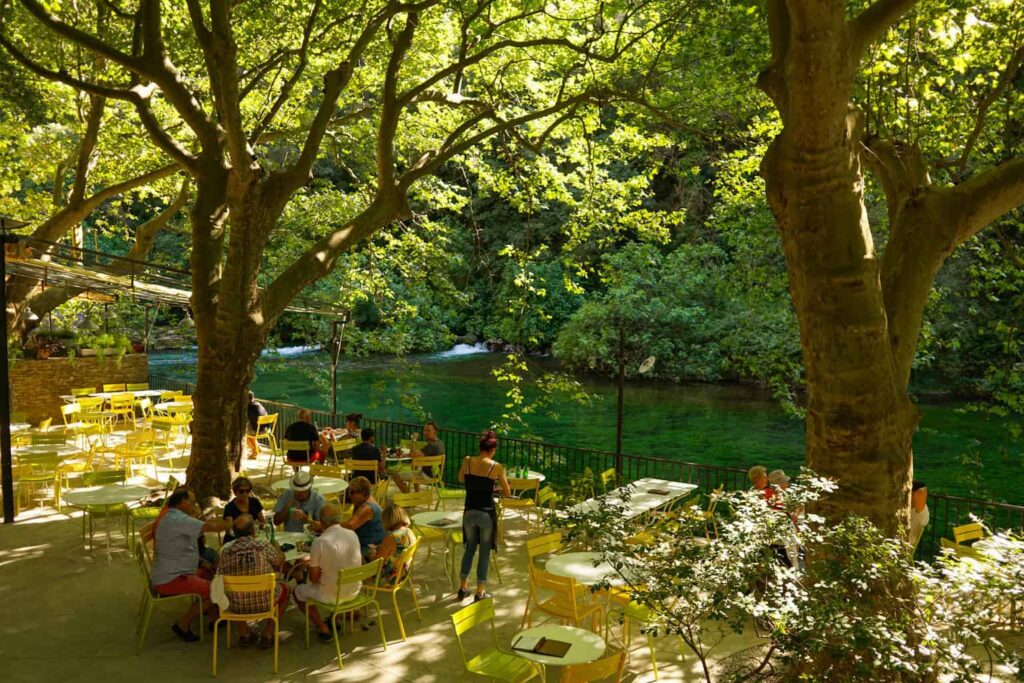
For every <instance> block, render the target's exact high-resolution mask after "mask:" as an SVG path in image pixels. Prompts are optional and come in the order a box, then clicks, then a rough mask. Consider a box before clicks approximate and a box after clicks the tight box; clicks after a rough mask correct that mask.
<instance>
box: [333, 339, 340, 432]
mask: <svg viewBox="0 0 1024 683" xmlns="http://www.w3.org/2000/svg"><path fill="white" fill-rule="evenodd" d="M332 326H333V331H332V332H331V426H332V427H337V426H338V356H339V355H341V354H339V353H338V349H339V348H340V347H341V340H340V339H338V321H337V320H335V321H334V323H332Z"/></svg>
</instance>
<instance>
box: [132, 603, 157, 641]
mask: <svg viewBox="0 0 1024 683" xmlns="http://www.w3.org/2000/svg"><path fill="white" fill-rule="evenodd" d="M144 602H145V604H144V607H143V608H142V619H141V620H140V621H139V640H138V642H137V643H136V644H135V654H139V653H140V652H142V645H143V644H144V643H145V642H146V633H147V632H148V631H149V618H150V617H151V616H153V599H152V598H150V597H149V595H145V596H144Z"/></svg>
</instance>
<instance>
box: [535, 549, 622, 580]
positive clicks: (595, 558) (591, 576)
mask: <svg viewBox="0 0 1024 683" xmlns="http://www.w3.org/2000/svg"><path fill="white" fill-rule="evenodd" d="M595 562H596V563H597V566H595V564H594V563H595ZM544 569H545V570H547V571H548V572H550V573H552V574H555V575H557V576H567V577H569V578H571V579H576V581H577V582H579V583H581V584H583V585H584V586H594V585H597V584H599V583H601V582H602V581H604V580H605V579H607V580H608V584H609V585H611V586H624V585H625V584H626V581H625V579H623V578H622V576H620V575H619V573H618V572H617V571H615V568H614V567H612V565H611V563H610V562H602V561H601V553H565V554H564V555H556V556H554V557H552V558H551V559H549V560H548V561H547V564H545V565H544Z"/></svg>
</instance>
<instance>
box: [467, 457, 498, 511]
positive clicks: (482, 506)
mask: <svg viewBox="0 0 1024 683" xmlns="http://www.w3.org/2000/svg"><path fill="white" fill-rule="evenodd" d="M470 463H472V460H471V461H470ZM493 469H494V462H493V461H492V462H491V466H490V468H489V469H488V470H487V474H486V475H484V476H480V475H479V474H472V473H471V472H469V466H467V467H466V477H465V480H466V508H465V509H467V510H486V511H490V510H493V509H494V480H493V479H491V470H493Z"/></svg>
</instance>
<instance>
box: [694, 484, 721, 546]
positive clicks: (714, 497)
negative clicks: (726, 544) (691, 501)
mask: <svg viewBox="0 0 1024 683" xmlns="http://www.w3.org/2000/svg"><path fill="white" fill-rule="evenodd" d="M723 491H725V484H722V485H721V486H719V487H718V488H716V489H715V490H714V491H712V492H711V495H710V496H708V507H707V509H706V510H703V511H702V512H700V513H699V517H700V518H701V519H702V520H704V537H705V538H707V540H708V541H710V540H711V539H712V535H711V533H710V532H709V531H708V524H710V525H711V530H712V531H714V538H718V518H717V517H715V508H717V507H718V500H719V498H721V497H722V492H723Z"/></svg>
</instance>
